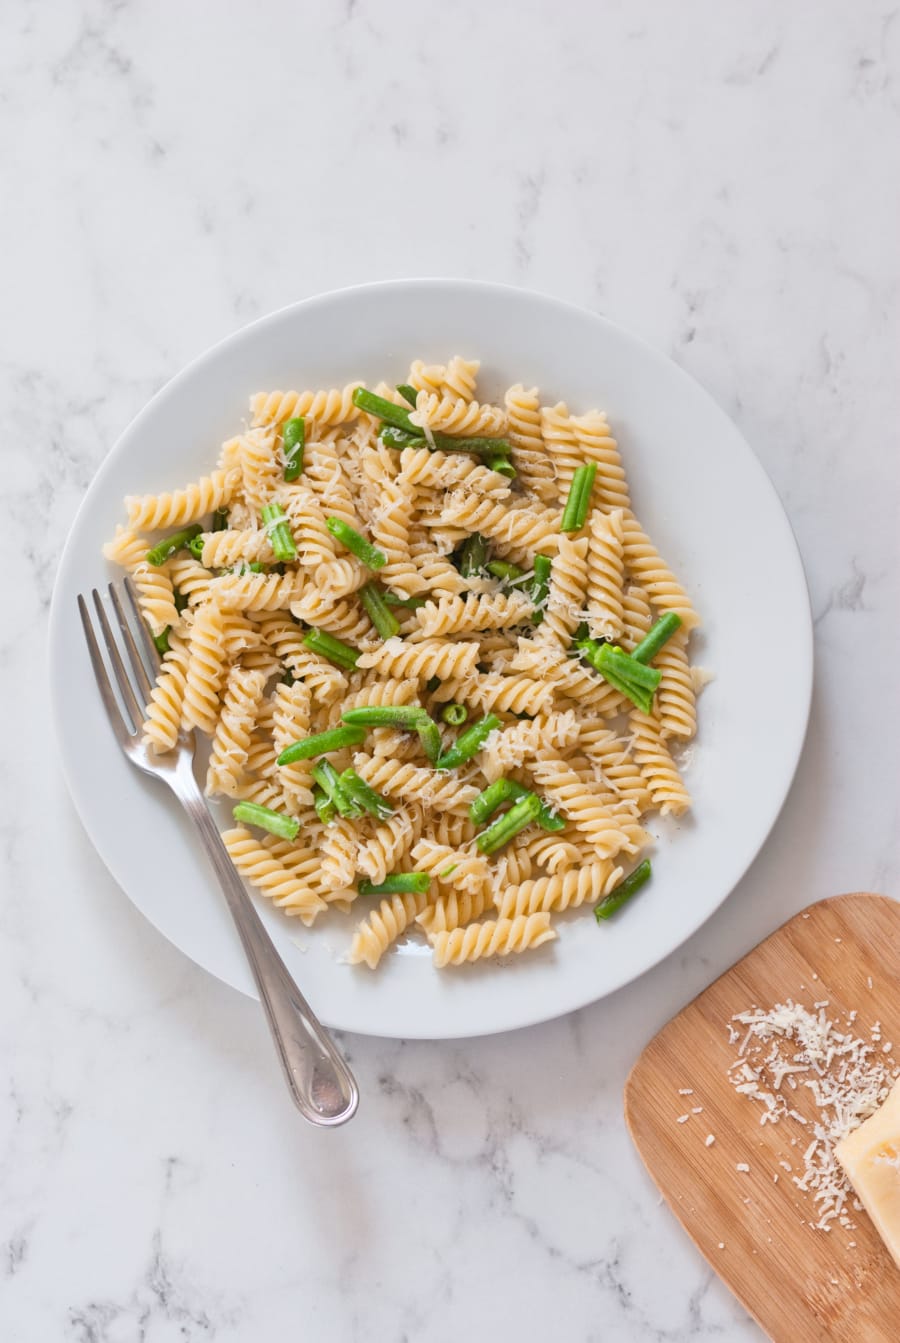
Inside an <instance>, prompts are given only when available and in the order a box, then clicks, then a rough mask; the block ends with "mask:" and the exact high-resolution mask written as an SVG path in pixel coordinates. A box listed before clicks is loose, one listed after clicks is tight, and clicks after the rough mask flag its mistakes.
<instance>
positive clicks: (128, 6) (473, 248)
mask: <svg viewBox="0 0 900 1343" xmlns="http://www.w3.org/2000/svg"><path fill="white" fill-rule="evenodd" d="M898 61H900V16H898V10H897V7H896V5H893V4H890V3H881V2H880V0H856V3H854V4H852V5H847V4H844V3H842V0H797V2H796V3H794V4H790V5H785V4H783V3H777V2H776V0H761V2H760V3H758V4H754V5H745V4H743V3H740V0H720V2H719V3H713V2H712V0H682V3H680V4H678V5H668V4H664V3H657V2H655V0H636V3H626V2H625V0H599V2H597V3H591V2H590V0H556V3H553V4H550V3H548V2H545V0H542V2H541V3H537V2H536V0H529V2H525V3H520V4H516V5H512V4H510V3H499V2H498V3H496V4H493V5H489V4H485V3H481V4H475V3H472V0H458V2H457V3H456V4H455V5H448V4H434V3H432V2H431V0H419V3H413V2H412V0H409V3H406V2H405V0H404V2H401V0H382V2H381V3H376V0H346V3H344V4H340V3H328V2H327V0H314V2H313V3H307V4H302V5H298V4H290V3H287V0H271V2H270V3H267V4H258V5H239V4H222V3H213V2H212V0H198V2H197V3H194V4H191V5H181V6H167V5H159V4H151V3H149V0H105V2H104V0H67V2H65V3H61V4H45V5H39V4H37V3H35V2H34V0H7V2H6V3H5V4H4V5H3V6H2V7H0V173H2V181H3V192H2V201H0V241H2V246H0V300H2V311H3V317H4V320H3V322H2V324H0V428H2V440H0V443H2V452H3V459H4V476H3V482H4V484H3V491H2V511H3V521H2V526H0V552H2V565H3V572H4V574H5V576H6V580H7V581H6V583H5V586H4V595H5V611H4V619H3V621H2V622H0V674H2V677H3V702H4V706H5V710H6V712H5V714H4V732H3V737H2V741H3V753H4V768H3V770H2V773H0V781H2V784H3V787H4V789H5V793H4V796H3V804H2V806H0V858H2V873H3V876H2V898H0V1004H2V1011H0V1337H2V1338H3V1339H4V1341H6V1340H8V1341H9V1343H44V1340H49V1339H53V1340H60V1341H61V1343H125V1341H126V1340H127V1341H128V1343H130V1341H131V1340H143V1341H144V1343H169V1341H170V1340H176V1339H178V1340H190V1341H191V1343H194V1341H195V1340H213V1339H215V1340H217V1343H236V1341H240V1343H256V1340H261V1339H273V1338H277V1337H282V1336H284V1335H286V1334H288V1333H289V1334H290V1336H292V1337H302V1338H313V1337H315V1338H321V1339H326V1340H329V1343H331V1341H332V1340H333V1341H334V1343H354V1341H355V1340H366V1341H367V1343H370V1341H372V1340H377V1341H378V1343H381V1341H382V1340H384V1341H385V1343H395V1341H396V1343H400V1340H410V1341H412V1340H415V1343H449V1340H457V1339H459V1338H461V1337H462V1338H471V1339H477V1340H480V1339H488V1338H490V1339H494V1338H500V1339H505V1338H515V1339H517V1340H521V1343H530V1341H531V1340H538V1339H541V1340H542V1339H545V1338H547V1337H550V1336H553V1337H564V1338H565V1339H567V1340H569V1339H571V1340H572V1341H573V1343H588V1341H589V1340H590V1341H591V1343H619V1341H620V1340H622V1341H624V1343H704V1341H706V1340H721V1339H728V1340H735V1341H736V1343H750V1340H755V1339H757V1338H759V1337H760V1335H759V1332H758V1330H757V1329H756V1327H755V1326H754V1325H753V1324H752V1323H751V1322H750V1321H748V1320H747V1318H746V1317H745V1315H744V1313H743V1311H742V1310H741V1308H740V1307H739V1306H738V1305H737V1303H736V1302H735V1301H734V1300H733V1299H732V1298H731V1297H730V1295H729V1294H728V1292H727V1291H726V1290H725V1289H724V1288H723V1287H722V1286H721V1284H720V1283H719V1282H718V1281H717V1280H716V1279H715V1277H714V1276H713V1275H712V1273H711V1271H710V1269H709V1268H708V1267H707V1266H706V1264H705V1263H704V1262H703V1261H702V1260H701V1259H700V1258H699V1257H698V1255H697V1254H696V1252H695V1251H694V1250H693V1248H692V1246H691V1245H690V1243H689V1242H688V1240H687V1238H686V1237H685V1236H684V1235H683V1234H682V1232H681V1231H680V1229H679V1228H678V1226H677V1224H676V1223H675V1221H674V1219H673V1218H672V1217H671V1215H670V1214H669V1213H668V1211H667V1209H666V1208H665V1207H661V1206H660V1205H659V1200H658V1196H657V1194H656V1191H655V1190H654V1188H653V1187H652V1185H651V1182H650V1180H649V1179H648V1178H647V1176H646V1175H645V1173H644V1171H643V1168H642V1167H641V1165H640V1163H639V1161H638V1159H637V1157H636V1155H635V1154H634V1152H633V1150H632V1148H631V1146H630V1143H629V1141H628V1138H627V1136H626V1134H625V1132H624V1127H623V1123H622V1117H621V1092H622V1084H623V1081H624V1078H625V1075H626V1073H627V1070H628V1068H629V1066H630V1064H631V1062H632V1061H633V1059H634V1058H635V1056H636V1055H637V1053H638V1052H639V1050H640V1048H641V1046H642V1045H643V1044H644V1042H645V1041H646V1040H647V1039H648V1038H649V1037H650V1036H651V1035H652V1034H653V1032H654V1031H655V1030H656V1029H657V1028H658V1027H659V1025H661V1024H662V1022H663V1021H664V1020H665V1019H666V1018H667V1017H668V1015H669V1014H670V1013H672V1012H673V1011H674V1010H676V1009H677V1008H678V1007H679V1006H680V1005H681V1004H682V1003H683V1002H684V1001H685V1000H686V998H687V997H689V996H690V995H691V994H692V993H694V992H695V991H697V990H698V989H700V988H701V987H702V986H703V985H704V984H705V983H706V982H707V981H708V980H709V979H710V978H712V977H713V976H714V975H715V974H717V973H718V972H719V971H721V970H722V969H723V968H724V967H725V966H726V965H727V964H729V963H730V962H731V961H732V960H733V959H734V958H735V957H736V956H737V955H738V954H740V953H741V952H743V951H745V950H746V949H747V948H749V946H750V945H752V944H753V943H754V942H755V941H756V940H758V939H759V937H761V936H762V935H764V934H765V933H766V932H768V931H769V930H770V929H771V928H773V927H774V926H775V925H776V924H777V923H779V922H780V921H781V920H782V918H783V917H785V916H786V915H787V914H789V913H791V912H792V911H793V910H795V909H797V908H798V907H799V906H801V905H802V904H804V903H807V902H808V901H810V900H812V899H814V898H817V897H819V896H822V895H826V894H830V893H834V892H837V891H841V890H847V889H881V890H887V891H893V892H894V893H895V894H896V893H897V892H898V875H900V873H898V867H900V862H898V852H897V844H896V838H895V836H896V832H897V821H898V816H897V811H898V791H897V786H896V771H895V769H894V767H893V762H894V758H895V755H896V744H897V710H896V692H895V680H896V675H895V667H896V665H897V653H898V648H897V638H896V628H897V609H898V581H897V574H898V554H897V534H898V530H897V523H898V517H897V479H898V468H897V460H898V458H897V425H898V423H900V405H898V396H897V377H896V367H897V349H898V334H900V330H898V329H900V302H898V298H900V296H898V284H900V256H898V249H897V221H898V217H900V213H898V205H900V187H898V182H900V153H898V146H900V135H898V130H900V127H898V103H900V79H898ZM426 274H446V275H461V276H474V277H482V278H490V279H498V280H503V281H507V282H511V283H517V284H523V285H527V286H530V287H533V288H536V289H541V290H545V291H547V292H550V293H553V294H557V295H559V296H560V297H562V298H565V299H569V300H572V301H574V302H577V303H582V304H586V305H588V306H590V307H593V308H596V309H598V310H601V311H603V312H605V313H607V314H608V315H609V316H611V317H612V318H614V319H616V320H619V321H621V322H622V323H623V324H625V325H627V326H629V327H631V328H632V329H634V330H636V331H637V332H639V333H640V334H641V335H642V336H644V337H645V338H646V339H647V340H649V341H650V342H652V343H653V344H655V345H657V346H659V347H660V348H662V349H664V350H666V351H668V352H669V353H671V354H672V356H673V357H674V358H675V359H676V360H677V361H678V362H679V363H680V364H682V365H683V366H684V367H685V368H686V369H687V370H688V371H689V372H690V373H692V374H693V375H694V376H695V377H697V378H698V379H699V380H700V381H701V382H702V383H703V384H704V385H705V386H706V387H707V388H709V390H710V391H711V392H712V394H713V395H714V396H715V397H716V398H717V399H718V401H719V402H720V403H721V404H722V405H723V406H724V407H725V408H726V409H727V410H728V412H729V413H730V414H731V415H733V417H734V418H735V419H736V421H737V422H738V424H739V425H740V426H741V428H742V429H743V431H744V432H745V433H746V435H747V437H748V438H749V440H750V442H751V443H752V444H753V446H754V448H755V449H756V451H757V452H758V454H759V456H760V457H761V459H762V460H763V462H764V463H765V466H766V468H767V470H768V471H769V473H770V475H771V476H772V479H773V480H774V482H775V484H776V486H777V488H778V490H779V492H780V494H781V497H782V499H783V500H784V502H785V505H786V507H787V509H788V511H789V514H790V517H791V520H792V522H793V525H794V527H795V529H796V532H797V536H798V540H799V542H800V546H801V548H802V551H803V554H804V558H805V561H806V564H807V571H808V575H809V583H810V590H811V596H812V604H813V609H814V613H815V617H816V640H817V656H818V663H817V683H816V690H815V700H814V705H813V713H812V720H811V725H810V734H809V740H808V742H807V746H806V750H805V753H804V756H803V759H802V761H801V765H800V769H799V773H798V777H797V781H796V785H795V787H794V789H793V791H792V793H791V795H790V797H789V799H788V802H787V805H786V807H785V809H784V812H783V814H782V816H781V818H780V820H779V821H778V823H777V825H776V827H775V830H774V833H773V835H772V837H771V839H770V841H769V843H768V844H767V845H766V847H765V850H764V852H763V854H762V855H761V857H760V858H759V859H758V861H757V862H756V864H755V865H754V867H753V868H752V870H751V871H750V873H749V874H748V876H747V877H746V879H745V880H744V881H743V882H742V883H741V885H740V887H739V888H738V889H737V890H736V891H735V893H734V894H733V895H732V897H731V898H730V899H729V900H728V901H727V903H726V904H725V906H724V907H723V908H722V910H721V911H720V912H719V913H718V914H717V915H716V916H715V917H714V918H713V919H712V920H711V921H710V922H709V924H708V925H707V926H706V927H705V928H703V929H702V930H701V931H700V932H699V933H697V934H696V936H694V937H693V938H692V939H691V940H690V941H689V942H688V943H687V945H686V946H685V947H683V948H682V949H681V950H680V951H679V952H677V953H676V954H675V955H673V956H672V957H671V958H670V959H669V960H668V961H667V962H666V963H665V964H663V965H661V966H660V967H658V968H657V969H656V970H655V971H653V972H652V973H650V974H648V975H646V976H645V977H644V978H643V979H642V980H641V981H639V982H638V983H636V984H633V985H632V986H631V987H629V988H627V989H625V990H623V991H621V992H620V993H618V994H616V995H615V996H614V997H613V998H611V999H609V1000H607V1001H605V1002H603V1003H599V1004H597V1005H595V1006H593V1007H591V1008H588V1009H585V1010H584V1011H582V1012H579V1013H578V1014H576V1015H575V1016H573V1017H571V1018H568V1019H566V1020H561V1021H557V1022H554V1023H551V1024H548V1025H546V1026H542V1027H538V1028H536V1029H534V1030H530V1031H527V1032H522V1033H519V1034H515V1035H512V1036H505V1037H501V1038H494V1039H481V1040H476V1041H474V1042H472V1043H461V1044H444V1045H429V1044H400V1043H392V1042H379V1041H376V1040H369V1039H350V1040H348V1041H347V1044H348V1048H349V1051H350V1054H351V1055H352V1059H353V1064H354V1066H355V1068H356V1070H357V1072H358V1075H359V1076H360V1078H361V1080H362V1082H363V1084H364V1088H365V1101H364V1105H363V1107H362V1109H361V1111H360V1115H359V1118H358V1119H357V1120H356V1121H354V1123H353V1124H352V1125H351V1126H349V1127H348V1128H347V1129H346V1130H342V1131H340V1132H336V1133H326V1134H319V1133H314V1132H311V1131H310V1130H309V1129H307V1128H305V1127H302V1126H301V1124H300V1121H299V1120H298V1118H297V1117H296V1116H295V1114H294V1113H293V1112H292V1110H291V1109H290V1106H289V1104H288V1101H287V1099H286V1096H285V1095H284V1092H283V1088H282V1085H281V1082H280V1079H279V1077H278V1074H277V1070H276V1068H275V1066H274V1064H273V1060H272V1057H271V1053H270V1049H269V1046H268V1043H267V1040H266V1037H265V1029H264V1027H263V1025H262V1022H261V1020H260V1017H259V1014H258V1012H257V1010H256V1009H255V1008H254V1007H253V1006H252V1005H251V1004H250V1003H248V1002H245V1001H243V1000H242V999H240V998H238V997H237V996H236V995H234V994H232V993H230V992H229V991H227V990H226V989H224V988H223V987H222V986H220V985H219V984H217V983H215V982H213V981H212V980H210V979H208V978H206V977H205V976H204V975H202V974H201V973H200V972H199V971H198V970H196V969H195V968H194V967H193V966H191V965H190V964H188V963H187V962H186V961H184V960H183V959H182V958H181V957H180V955H179V954H178V953H177V952H176V951H175V950H174V949H172V948H171V947H169V946H168V945H166V944H165V943H164V942H162V941H161V939H160V938H159V937H158V936H157V934H156V933H155V932H154V931H153V930H152V929H151V928H150V927H149V926H147V925H146V924H145V923H144V922H143V921H142V920H141V919H140V917H139V916H138V915H137V914H136V913H135V912H134V911H133V909H132V908H131V906H130V905H129V904H128V902H127V900H125V899H124V898H123V896H122V895H121V893H120V892H119V891H118V890H117V889H116V888H115V886H114V884H113V883H112V881H111V880H110V878H109V877H108V876H107V875H106V873H105V871H104V870H103V868H102V866H101V864H100V862H99V860H98V859H97V857H96V856H95V855H94V853H93V852H92V850H91V849H90V847H89V845H88V843H87V841H86V839H85V837H84V835H83V834H82V832H81V830H80V827H79V825H78V822H77V820H76V819H75V817H74V813H73V811H72V808H71V805H70V803H69V801H68V798H67V795H66V791H65V787H64V784H63V781H62V779H61V777H60V775H59V773H58V770H57V768H56V767H55V763H54V752H53V742H52V736H51V732H50V726H49V723H48V711H47V689H46V676H45V667H44V663H45V628H46V620H47V608H48V602H49V598H50V594H51V590H52V585H53V576H54V569H55V564H56V559H57V555H58V552H59V548H60V545H61V542H62V539H63V537H64V535H65V532H66V529H67V527H68V526H69V524H70V522H71V520H72V518H73V516H74V513H75V510H76V508H77V506H78V503H79V500H80V499H81V497H82V495H83V494H84V491H85V489H86V487H87V485H88V482H89V481H90V478H91V476H92V474H93V472H94V471H95V469H96V468H97V466H98V464H99V463H100V461H101V460H102V458H103V456H104V454H105V452H106V451H107V449H108V448H109V446H110V445H111V443H112V442H113V441H114V439H115V438H116V436H117V434H118V433H119V432H120V431H121V429H122V428H123V427H124V425H125V424H126V423H127V422H128V421H129V420H130V419H131V417H132V416H133V415H134V414H135V413H136V412H137V411H138V410H139V409H140V407H141V406H142V404H143V403H144V402H145V401H146V399H147V397H148V396H149V395H150V394H151V393H152V392H153V391H154V390H155V389H156V388H158V387H159V386H160V385H161V384H162V383H163V382H164V381H165V380H166V379H167V378H169V377H170V376H171V375H172V374H173V373H174V372H175V371H176V370H177V369H178V368H179V367H180V366H181V365H182V364H184V363H185V362H186V361H187V360H189V359H190V358H192V357H193V356H195V355H196V354H197V353H199V352H200V351H201V350H203V349H204V348H205V347H206V346H207V345H209V344H211V343H212V342H213V341H215V340H218V339H219V338H221V337H222V336H224V335H226V334H227V333H229V332H231V331H233V330H235V329H236V328H237V327H238V326H240V325H241V324H242V323H244V322H245V321H247V320H249V319H251V318H253V317H255V316H257V315H259V314H261V313H264V312H266V311H268V310H270V309H273V308H276V307H278V306H281V305H283V304H284V303H286V302H288V301H290V300H292V299H294V298H299V297H302V296H304V295H307V294H309V293H313V292H316V291H319V290H322V289H327V288H332V287H337V286H340V285H345V284H350V283H353V282H356V281H361V280H368V279H373V278H385V277H391V276H398V275H426ZM764 633H765V635H766V636H767V637H771V638H775V639H777V634H778V632H777V630H773V631H766V632H764ZM861 653H864V654H865V659H866V661H865V667H864V669H861V667H860V656H861Z"/></svg>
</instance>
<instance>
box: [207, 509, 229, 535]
mask: <svg viewBox="0 0 900 1343" xmlns="http://www.w3.org/2000/svg"><path fill="white" fill-rule="evenodd" d="M209 530H210V531H211V532H225V531H227V530H228V509H227V508H217V509H216V511H215V513H213V515H212V526H211V527H210V529H209Z"/></svg>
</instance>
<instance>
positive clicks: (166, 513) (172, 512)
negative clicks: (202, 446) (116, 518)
mask: <svg viewBox="0 0 900 1343" xmlns="http://www.w3.org/2000/svg"><path fill="white" fill-rule="evenodd" d="M240 479H241V473H240V471H239V470H230V471H221V470H220V471H213V473H212V475H209V476H202V477H201V478H200V480H197V481H194V483H193V484H191V485H185V487H184V489H183V490H175V491H174V492H173V493H172V494H129V495H127V496H126V499H125V508H126V511H127V513H128V525H129V527H132V528H137V527H140V528H144V529H147V530H151V531H156V530H158V529H159V528H161V527H183V526H185V525H186V524H187V523H189V522H197V521H199V519H200V518H202V517H203V516H204V515H205V514H207V513H212V512H214V511H215V509H217V508H222V507H223V506H224V505H225V504H227V503H228V501H229V499H230V498H231V496H232V495H233V494H234V492H235V490H236V489H237V488H238V485H239V483H240Z"/></svg>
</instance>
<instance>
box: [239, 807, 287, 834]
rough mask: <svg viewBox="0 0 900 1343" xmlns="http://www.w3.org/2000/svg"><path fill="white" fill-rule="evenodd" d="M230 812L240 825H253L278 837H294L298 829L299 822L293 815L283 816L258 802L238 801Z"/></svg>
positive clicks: (281, 813)
mask: <svg viewBox="0 0 900 1343" xmlns="http://www.w3.org/2000/svg"><path fill="white" fill-rule="evenodd" d="M231 814H232V816H233V817H234V819H235V820H236V821H238V822H239V823H240V824H241V825H255V826H256V827H257V829H259V830H268V832H269V834H270V835H277V836H278V837H279V839H296V838H297V832H298V831H299V829H300V822H299V821H298V820H296V819H295V818H294V817H293V816H285V815H284V813H283V812H280V811H273V810H272V808H271V807H261V806H260V805H259V803H258V802H239V803H238V804H237V806H236V807H235V808H234V810H233V811H232V813H231Z"/></svg>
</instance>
